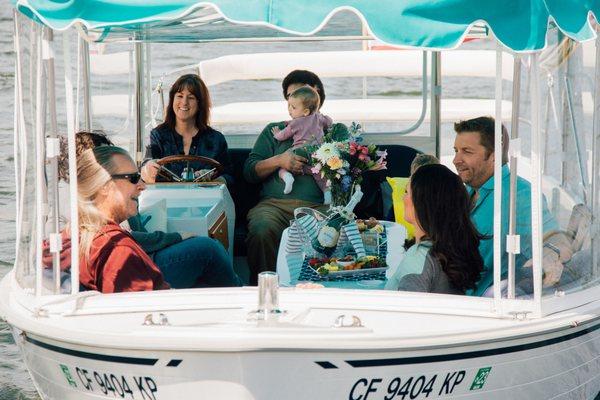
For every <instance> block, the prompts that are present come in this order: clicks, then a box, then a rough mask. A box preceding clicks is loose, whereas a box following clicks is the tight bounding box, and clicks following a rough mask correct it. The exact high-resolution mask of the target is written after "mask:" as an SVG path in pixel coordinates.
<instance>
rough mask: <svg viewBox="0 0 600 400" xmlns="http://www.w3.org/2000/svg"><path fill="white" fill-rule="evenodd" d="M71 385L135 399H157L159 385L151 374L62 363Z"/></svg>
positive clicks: (63, 371)
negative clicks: (140, 374) (121, 371)
mask: <svg viewBox="0 0 600 400" xmlns="http://www.w3.org/2000/svg"><path fill="white" fill-rule="evenodd" d="M60 369H61V371H62V374H63V375H64V376H65V379H66V380H67V383H68V384H69V386H71V387H73V388H77V389H79V390H82V391H85V392H90V393H94V394H103V395H105V396H110V397H114V398H121V399H133V400H157V393H158V385H157V384H156V381H155V380H154V379H153V378H152V377H149V376H125V375H120V374H114V373H110V372H99V371H93V370H90V369H86V368H81V367H74V368H70V367H68V366H66V365H63V364H60Z"/></svg>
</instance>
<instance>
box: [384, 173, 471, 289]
mask: <svg viewBox="0 0 600 400" xmlns="http://www.w3.org/2000/svg"><path fill="white" fill-rule="evenodd" d="M404 218H405V219H406V221H407V222H409V223H411V224H413V225H414V227H415V239H416V243H415V244H414V245H413V246H412V247H411V248H409V249H408V251H407V252H406V256H405V257H404V259H403V260H402V262H401V263H400V265H399V267H398V268H397V269H396V271H395V272H394V274H393V275H392V277H391V278H390V279H389V280H388V282H387V284H386V289H389V290H406V291H412V292H430V293H447V294H465V292H466V291H467V290H468V289H474V288H475V283H476V282H477V281H478V280H479V275H480V274H481V271H482V269H483V259H482V258H481V255H480V254H479V249H478V248H479V240H480V238H481V235H480V234H479V233H478V232H477V230H476V229H475V226H474V225H473V223H472V222H471V218H470V200H469V195H468V193H467V190H466V189H465V186H464V185H463V183H462V181H461V179H460V177H459V176H458V175H456V174H454V173H453V172H452V171H450V170H449V169H448V168H447V167H445V166H444V165H440V164H432V165H423V166H421V167H420V168H418V169H417V170H416V171H415V173H414V174H413V175H412V176H411V178H410V183H409V185H408V186H407V188H406V194H405V195H404Z"/></svg>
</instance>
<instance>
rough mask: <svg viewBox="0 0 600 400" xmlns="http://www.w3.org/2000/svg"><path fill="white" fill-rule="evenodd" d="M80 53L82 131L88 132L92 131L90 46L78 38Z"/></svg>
mask: <svg viewBox="0 0 600 400" xmlns="http://www.w3.org/2000/svg"><path fill="white" fill-rule="evenodd" d="M79 46H80V52H81V64H82V65H81V68H82V74H83V117H84V125H83V129H85V130H86V131H87V132H89V131H90V130H91V129H92V100H91V99H92V94H91V89H92V88H91V82H90V45H89V43H88V42H87V41H86V40H85V39H84V38H82V37H79Z"/></svg>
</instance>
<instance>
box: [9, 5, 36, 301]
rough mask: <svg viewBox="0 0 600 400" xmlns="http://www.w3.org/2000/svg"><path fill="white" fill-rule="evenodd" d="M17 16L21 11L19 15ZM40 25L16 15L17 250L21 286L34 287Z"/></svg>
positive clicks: (16, 260) (18, 276)
mask: <svg viewBox="0 0 600 400" xmlns="http://www.w3.org/2000/svg"><path fill="white" fill-rule="evenodd" d="M17 15H18V14H17ZM39 34H40V28H39V26H38V25H36V24H35V23H33V22H32V21H31V20H29V19H27V18H25V17H23V16H17V18H16V19H15V41H16V42H17V45H18V48H17V60H16V74H15V87H16V90H15V94H16V99H15V100H16V101H15V107H16V114H15V116H16V118H15V119H16V120H15V128H14V129H15V133H16V134H15V140H16V146H15V148H16V155H15V166H16V174H17V252H16V258H15V265H16V278H17V280H18V282H19V283H20V284H21V286H22V287H24V288H27V289H33V288H34V287H35V262H36V261H35V260H36V247H35V239H36V199H35V188H36V147H35V142H36V136H35V135H36V128H37V126H36V76H37V73H36V65H37V59H38V51H37V49H38V46H39V40H38V36H39Z"/></svg>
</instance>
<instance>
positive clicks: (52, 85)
mask: <svg viewBox="0 0 600 400" xmlns="http://www.w3.org/2000/svg"><path fill="white" fill-rule="evenodd" d="M44 35H45V40H44V41H43V42H42V43H43V46H44V47H43V53H44V54H43V57H44V61H45V63H46V73H47V93H48V114H49V117H50V132H49V133H48V137H49V138H50V139H51V140H58V121H57V116H56V115H57V114H56V81H55V80H56V74H55V70H54V48H53V46H52V42H53V41H54V33H53V32H52V29H50V28H47V27H46V28H44ZM57 155H58V154H53V155H47V157H49V165H48V169H49V171H50V176H52V177H54V179H55V180H54V181H53V182H52V189H51V190H49V196H48V197H49V199H50V198H51V199H52V207H51V211H52V214H51V215H50V218H51V226H52V232H51V234H55V235H59V231H60V223H59V211H58V203H59V201H60V199H59V196H58V159H57V157H56V156H57ZM57 250H60V249H57ZM52 269H53V275H54V293H55V294H60V251H56V252H54V253H52Z"/></svg>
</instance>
